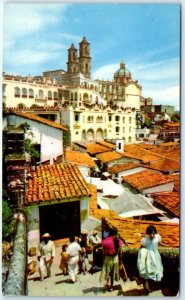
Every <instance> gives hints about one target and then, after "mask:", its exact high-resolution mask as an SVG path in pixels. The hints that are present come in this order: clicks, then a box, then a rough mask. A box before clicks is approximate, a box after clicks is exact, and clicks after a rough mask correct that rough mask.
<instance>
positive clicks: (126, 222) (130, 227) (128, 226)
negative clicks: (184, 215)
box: [109, 217, 179, 248]
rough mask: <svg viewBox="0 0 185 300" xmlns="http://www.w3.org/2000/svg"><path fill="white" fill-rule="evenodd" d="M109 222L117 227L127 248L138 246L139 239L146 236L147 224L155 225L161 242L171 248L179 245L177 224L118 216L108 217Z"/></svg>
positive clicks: (139, 244)
mask: <svg viewBox="0 0 185 300" xmlns="http://www.w3.org/2000/svg"><path fill="white" fill-rule="evenodd" d="M109 222H110V223H111V225H112V226H114V227H116V228H117V229H118V232H119V234H120V235H121V237H123V238H124V239H125V241H126V243H127V244H128V247H129V248H140V246H141V239H142V238H143V237H144V236H146V228H147V227H148V226H149V225H154V226H155V227H156V229H157V231H158V233H159V234H160V235H161V237H162V242H164V243H165V244H167V245H168V246H170V247H172V248H173V247H179V224H173V223H166V222H155V221H146V220H133V219H121V218H119V217H118V218H115V217H114V218H113V219H109Z"/></svg>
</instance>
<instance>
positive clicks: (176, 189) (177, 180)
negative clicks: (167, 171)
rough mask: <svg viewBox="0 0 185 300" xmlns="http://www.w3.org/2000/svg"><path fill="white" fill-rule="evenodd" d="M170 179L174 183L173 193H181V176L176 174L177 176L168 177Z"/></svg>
mask: <svg viewBox="0 0 185 300" xmlns="http://www.w3.org/2000/svg"><path fill="white" fill-rule="evenodd" d="M166 177H167V178H168V179H172V180H173V181H174V188H173V192H178V193H179V191H180V175H179V174H175V175H166Z"/></svg>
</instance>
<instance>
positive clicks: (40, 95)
mask: <svg viewBox="0 0 185 300" xmlns="http://www.w3.org/2000/svg"><path fill="white" fill-rule="evenodd" d="M43 98H44V92H43V90H39V99H43Z"/></svg>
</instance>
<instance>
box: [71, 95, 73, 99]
mask: <svg viewBox="0 0 185 300" xmlns="http://www.w3.org/2000/svg"><path fill="white" fill-rule="evenodd" d="M71 101H73V93H71Z"/></svg>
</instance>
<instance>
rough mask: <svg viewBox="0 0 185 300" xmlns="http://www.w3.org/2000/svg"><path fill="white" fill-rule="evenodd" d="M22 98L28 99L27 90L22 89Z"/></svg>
mask: <svg viewBox="0 0 185 300" xmlns="http://www.w3.org/2000/svg"><path fill="white" fill-rule="evenodd" d="M22 97H23V98H27V89H25V88H23V89H22Z"/></svg>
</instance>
